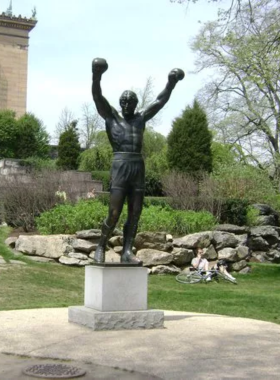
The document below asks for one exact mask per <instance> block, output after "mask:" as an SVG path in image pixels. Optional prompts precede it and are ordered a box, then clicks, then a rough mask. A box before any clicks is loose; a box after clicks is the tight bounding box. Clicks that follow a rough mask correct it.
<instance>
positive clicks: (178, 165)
mask: <svg viewBox="0 0 280 380" xmlns="http://www.w3.org/2000/svg"><path fill="white" fill-rule="evenodd" d="M211 140H212V135H211V132H210V131H209V129H208V122H207V116H206V113H205V112H204V110H203V109H202V108H201V106H200V104H199V103H198V101H197V100H195V101H194V103H193V107H189V106H188V107H187V108H186V109H185V110H184V111H183V113H182V116H181V117H178V118H176V119H175V120H174V122H173V125H172V130H171V132H170V133H169V135H168V138H167V143H168V151H167V159H168V164H169V167H170V169H173V170H175V171H179V172H185V173H190V174H195V173H198V172H200V171H206V172H211V171H212V153H211Z"/></svg>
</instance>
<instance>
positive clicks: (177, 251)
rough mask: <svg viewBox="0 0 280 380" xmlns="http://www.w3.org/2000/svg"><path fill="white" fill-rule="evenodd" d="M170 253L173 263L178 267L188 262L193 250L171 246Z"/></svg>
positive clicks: (192, 256) (191, 257)
mask: <svg viewBox="0 0 280 380" xmlns="http://www.w3.org/2000/svg"><path fill="white" fill-rule="evenodd" d="M172 255H173V263H174V264H175V265H178V266H179V267H180V266H183V265H186V264H188V263H190V262H191V261H192V259H193V258H194V253H193V250H192V249H186V248H178V247H177V248H173V251H172Z"/></svg>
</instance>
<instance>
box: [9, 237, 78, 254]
mask: <svg viewBox="0 0 280 380" xmlns="http://www.w3.org/2000/svg"><path fill="white" fill-rule="evenodd" d="M73 239H74V237H73V235H50V236H42V235H28V236H27V235H20V236H19V237H18V239H17V241H16V245H15V249H16V250H17V251H19V252H22V253H24V254H26V255H30V256H34V255H36V256H43V257H49V258H52V259H58V258H59V257H61V256H63V255H65V254H66V255H68V253H70V252H74V248H73V247H72V245H71V244H72V241H73Z"/></svg>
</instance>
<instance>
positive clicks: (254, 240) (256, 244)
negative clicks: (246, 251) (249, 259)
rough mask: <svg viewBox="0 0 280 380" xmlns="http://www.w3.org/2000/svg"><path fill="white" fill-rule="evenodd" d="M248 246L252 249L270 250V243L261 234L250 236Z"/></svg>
mask: <svg viewBox="0 0 280 380" xmlns="http://www.w3.org/2000/svg"><path fill="white" fill-rule="evenodd" d="M248 246H249V248H250V249H251V250H252V251H268V250H269V244H268V242H267V241H266V240H265V239H264V238H263V237H261V236H250V237H249V240H248Z"/></svg>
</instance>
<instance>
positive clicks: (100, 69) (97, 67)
mask: <svg viewBox="0 0 280 380" xmlns="http://www.w3.org/2000/svg"><path fill="white" fill-rule="evenodd" d="M107 69H108V63H107V62H106V60H105V59H104V58H94V60H93V61H92V73H93V74H97V75H102V74H103V73H105V71H106V70H107Z"/></svg>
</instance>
